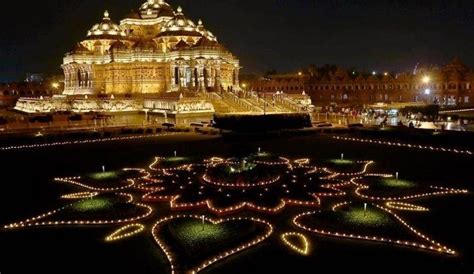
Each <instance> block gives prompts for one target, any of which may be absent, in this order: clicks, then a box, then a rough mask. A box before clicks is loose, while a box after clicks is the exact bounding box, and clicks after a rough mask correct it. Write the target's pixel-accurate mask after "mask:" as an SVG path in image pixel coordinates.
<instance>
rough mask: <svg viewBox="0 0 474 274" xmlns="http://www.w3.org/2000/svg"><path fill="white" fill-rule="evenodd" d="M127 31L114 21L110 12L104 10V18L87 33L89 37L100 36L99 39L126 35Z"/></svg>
mask: <svg viewBox="0 0 474 274" xmlns="http://www.w3.org/2000/svg"><path fill="white" fill-rule="evenodd" d="M125 36H126V33H125V31H124V30H122V29H121V28H120V27H119V25H117V24H115V23H114V22H112V20H111V19H110V17H109V12H108V11H105V12H104V18H103V19H102V22H100V23H99V24H95V25H94V26H93V27H92V29H91V30H89V32H88V33H87V37H88V38H89V39H94V38H99V39H110V38H118V37H125Z"/></svg>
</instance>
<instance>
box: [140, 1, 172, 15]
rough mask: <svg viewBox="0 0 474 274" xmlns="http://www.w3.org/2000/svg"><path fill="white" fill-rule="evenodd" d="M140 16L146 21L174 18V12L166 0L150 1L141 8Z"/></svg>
mask: <svg viewBox="0 0 474 274" xmlns="http://www.w3.org/2000/svg"><path fill="white" fill-rule="evenodd" d="M140 14H141V17H142V18H144V19H153V18H158V17H173V16H174V10H173V8H172V7H171V6H170V5H169V4H168V3H166V2H165V1H164V0H148V1H147V2H146V3H144V4H143V5H142V6H141V7H140Z"/></svg>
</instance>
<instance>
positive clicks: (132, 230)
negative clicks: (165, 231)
mask: <svg viewBox="0 0 474 274" xmlns="http://www.w3.org/2000/svg"><path fill="white" fill-rule="evenodd" d="M143 230H145V226H144V225H142V224H129V225H126V226H124V227H121V228H119V229H117V230H116V231H114V232H113V233H112V234H110V235H109V236H107V237H106V238H105V241H106V242H113V241H118V240H121V239H124V238H128V237H132V236H134V235H136V234H138V233H140V232H142V231H143Z"/></svg>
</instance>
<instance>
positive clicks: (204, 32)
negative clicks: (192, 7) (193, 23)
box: [196, 20, 217, 41]
mask: <svg viewBox="0 0 474 274" xmlns="http://www.w3.org/2000/svg"><path fill="white" fill-rule="evenodd" d="M196 30H197V31H198V32H199V33H200V34H201V35H202V36H204V37H206V38H207V39H209V40H211V41H217V38H216V36H214V34H212V32H210V31H208V30H206V28H205V27H204V25H203V24H202V20H199V22H198V25H197V27H196Z"/></svg>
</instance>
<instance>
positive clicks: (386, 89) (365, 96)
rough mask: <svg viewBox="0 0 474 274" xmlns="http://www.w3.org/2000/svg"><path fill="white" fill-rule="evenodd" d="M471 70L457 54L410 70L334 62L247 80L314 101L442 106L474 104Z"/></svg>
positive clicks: (264, 88)
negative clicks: (354, 67)
mask: <svg viewBox="0 0 474 274" xmlns="http://www.w3.org/2000/svg"><path fill="white" fill-rule="evenodd" d="M473 83H474V72H473V71H472V70H471V69H470V68H468V67H467V66H465V65H464V64H463V63H462V62H461V61H460V60H459V59H458V58H455V59H454V60H453V61H452V62H451V63H449V64H447V65H445V66H443V67H436V66H427V67H420V68H417V69H416V70H415V71H412V72H402V73H396V74H395V73H360V72H357V71H349V70H346V69H343V68H340V67H337V66H325V67H321V68H310V69H306V70H303V71H301V72H299V73H293V74H279V75H270V76H267V77H262V78H261V79H259V80H258V81H255V82H253V83H251V84H250V88H251V89H253V90H256V91H258V92H284V93H302V92H306V93H307V94H308V95H310V96H311V98H312V100H313V103H314V104H315V105H328V104H342V105H366V104H374V103H378V102H383V103H391V102H401V103H408V102H424V103H430V104H439V105H442V106H457V105H459V106H466V105H474V87H473V85H472V84H473Z"/></svg>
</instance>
